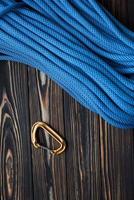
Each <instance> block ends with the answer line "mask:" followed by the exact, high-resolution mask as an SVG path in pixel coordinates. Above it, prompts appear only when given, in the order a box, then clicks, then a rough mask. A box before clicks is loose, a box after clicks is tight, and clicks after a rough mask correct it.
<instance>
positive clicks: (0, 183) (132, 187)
mask: <svg viewBox="0 0 134 200" xmlns="http://www.w3.org/2000/svg"><path fill="white" fill-rule="evenodd" d="M101 2H102V3H103V4H104V5H105V6H106V7H107V8H108V9H109V10H110V12H112V13H113V15H115V16H116V17H117V18H118V19H120V20H121V21H122V22H123V23H124V24H125V25H127V26H128V27H130V28H132V29H133V30H134V12H133V11H134V1H133V0H105V1H101ZM38 120H40V121H46V122H48V123H49V124H50V125H51V126H52V127H53V128H54V129H55V130H56V131H57V132H59V133H60V134H61V135H63V136H64V137H65V138H66V140H67V143H68V148H67V150H66V152H65V153H64V154H63V155H61V156H59V157H52V156H51V155H50V154H49V153H48V152H45V151H42V150H36V149H35V148H34V147H33V146H32V145H31V140H30V129H31V126H32V124H33V123H34V122H36V121H38ZM40 140H42V141H44V142H45V143H46V145H47V146H54V145H55V144H54V142H53V141H52V140H51V138H49V137H48V136H47V135H46V136H45V137H43V136H42V135H40ZM0 197H1V200H22V199H23V200H133V199H134V133H133V130H132V129H131V130H121V129H117V128H114V127H112V126H110V125H108V124H107V123H106V122H104V121H103V120H102V119H101V118H100V117H99V116H98V115H96V114H94V113H92V112H90V111H89V110H87V109H85V108H84V107H82V106H81V105H80V104H78V103H77V102H76V101H75V100H74V99H73V98H71V97H70V96H69V95H68V94H67V93H65V92H64V91H63V90H62V89H61V88H60V87H58V86H57V85H56V84H55V83H54V82H52V81H51V80H50V79H49V78H48V77H47V76H46V75H45V74H43V73H41V72H39V71H37V70H35V69H32V68H30V67H27V66H25V65H23V64H18V63H13V62H0Z"/></svg>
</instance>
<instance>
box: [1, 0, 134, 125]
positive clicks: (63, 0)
mask: <svg viewBox="0 0 134 200" xmlns="http://www.w3.org/2000/svg"><path fill="white" fill-rule="evenodd" d="M0 60H12V61H18V62H22V63H25V64H28V65H30V66H33V67H36V68H38V69H39V70H41V71H43V72H45V73H46V74H48V75H49V76H50V77H51V79H53V80H54V81H55V82H57V83H58V84H59V85H60V86H61V87H62V88H63V89H65V90H66V91H67V92H68V93H69V94H70V95H71V96H73V97H74V98H75V99H76V100H77V101H79V102H80V103H81V104H82V105H84V106H85V107H87V108H89V109H91V110H92V111H94V112H96V113H99V114H100V115H101V116H102V117H103V118H104V119H105V120H106V121H108V122H109V123H110V124H112V125H114V126H117V127H120V128H128V127H134V33H133V32H132V31H130V30H128V29H127V28H126V27H125V26H123V25H122V24H121V23H120V22H119V21H117V20H116V19H115V18H114V17H113V16H112V15H111V14H110V13H109V12H108V11H106V10H105V9H104V8H103V7H102V6H101V5H100V4H99V3H98V1H96V0H32V1H31V0H21V2H15V1H14V0H6V1H5V0H1V1H0Z"/></svg>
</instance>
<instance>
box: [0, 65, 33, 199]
mask: <svg viewBox="0 0 134 200" xmlns="http://www.w3.org/2000/svg"><path fill="white" fill-rule="evenodd" d="M29 131H30V130H29V107H28V88H27V69H26V67H25V66H24V65H22V64H17V63H10V62H8V63H7V62H0V197H1V200H5V199H6V200H7V199H14V200H19V199H29V200H31V199H33V189H32V167H31V153H30V152H31V147H30V145H29V144H30V135H29Z"/></svg>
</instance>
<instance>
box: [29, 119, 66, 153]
mask: <svg viewBox="0 0 134 200" xmlns="http://www.w3.org/2000/svg"><path fill="white" fill-rule="evenodd" d="M39 128H42V129H43V130H44V131H46V132H47V133H48V134H49V135H50V136H51V137H52V138H53V139H55V140H56V141H57V142H58V143H59V144H60V147H59V148H57V149H49V148H47V147H45V146H43V145H41V144H39V143H38V142H37V138H36V133H37V129H39ZM31 140H32V143H33V145H34V147H35V148H43V149H46V150H48V151H50V152H51V153H52V154H53V155H59V154H61V153H63V152H64V151H65V149H66V142H65V140H64V139H63V138H62V137H61V136H59V135H58V133H56V132H55V131H54V130H53V129H52V128H51V127H50V126H49V125H48V124H46V123H45V122H36V123H35V124H34V125H33V126H32V129H31Z"/></svg>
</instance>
